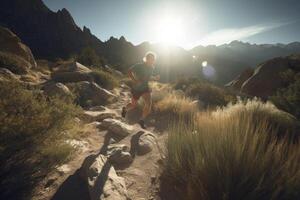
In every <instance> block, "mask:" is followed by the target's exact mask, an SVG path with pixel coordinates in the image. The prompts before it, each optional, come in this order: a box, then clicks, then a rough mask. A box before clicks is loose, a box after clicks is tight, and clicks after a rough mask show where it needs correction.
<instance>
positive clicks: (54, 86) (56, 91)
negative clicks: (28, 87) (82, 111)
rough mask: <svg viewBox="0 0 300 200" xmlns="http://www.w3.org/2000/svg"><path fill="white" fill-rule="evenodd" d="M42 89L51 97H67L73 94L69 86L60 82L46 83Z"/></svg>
mask: <svg viewBox="0 0 300 200" xmlns="http://www.w3.org/2000/svg"><path fill="white" fill-rule="evenodd" d="M42 89H43V90H44V93H45V94H46V95H48V96H51V97H54V96H56V97H60V98H66V99H68V98H70V97H72V96H73V95H72V93H71V91H70V90H69V88H68V87H67V86H65V85H64V84H62V83H47V84H45V85H44V87H43V88H42Z"/></svg>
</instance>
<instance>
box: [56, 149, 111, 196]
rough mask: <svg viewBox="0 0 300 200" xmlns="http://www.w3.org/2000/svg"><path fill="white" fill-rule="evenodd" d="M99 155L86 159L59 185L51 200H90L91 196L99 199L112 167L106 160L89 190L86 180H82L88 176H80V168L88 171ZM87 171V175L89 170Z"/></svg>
mask: <svg viewBox="0 0 300 200" xmlns="http://www.w3.org/2000/svg"><path fill="white" fill-rule="evenodd" d="M99 155H100V153H98V154H93V155H90V156H88V157H86V158H85V160H84V161H83V164H82V167H81V168H79V169H78V170H77V171H76V172H75V173H74V174H72V175H71V176H69V177H68V178H67V179H66V180H65V181H64V182H63V184H61V185H60V187H59V188H58V190H57V191H56V193H55V194H54V196H53V197H52V198H51V200H66V199H72V200H90V199H91V198H90V196H93V198H94V199H100V196H101V195H102V194H103V188H104V185H105V183H106V181H107V180H108V174H109V171H110V169H111V167H112V165H111V164H110V163H109V161H108V160H107V161H106V162H105V163H104V165H103V167H102V168H101V172H100V173H99V175H98V176H97V179H96V180H95V182H94V184H93V185H92V187H90V188H88V187H87V183H86V182H87V180H83V178H84V179H88V177H89V174H85V175H82V173H83V172H82V171H81V170H82V168H85V169H86V170H87V169H89V168H90V167H91V166H92V164H93V163H94V161H95V159H96V158H97V157H98V156H99ZM87 171H88V173H89V170H87ZM82 176H83V177H82Z"/></svg>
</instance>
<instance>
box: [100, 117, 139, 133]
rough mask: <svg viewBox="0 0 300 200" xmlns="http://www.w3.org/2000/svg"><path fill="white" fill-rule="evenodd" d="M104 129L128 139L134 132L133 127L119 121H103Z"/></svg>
mask: <svg viewBox="0 0 300 200" xmlns="http://www.w3.org/2000/svg"><path fill="white" fill-rule="evenodd" d="M102 127H104V128H106V129H107V130H108V131H110V132H112V133H114V134H116V135H117V136H119V137H126V136H127V135H129V134H130V133H132V132H133V131H134V128H133V126H130V125H128V124H125V123H123V122H121V121H119V120H117V119H105V120H103V121H102Z"/></svg>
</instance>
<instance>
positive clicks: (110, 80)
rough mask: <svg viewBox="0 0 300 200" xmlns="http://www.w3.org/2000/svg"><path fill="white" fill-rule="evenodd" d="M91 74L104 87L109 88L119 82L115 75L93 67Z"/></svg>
mask: <svg viewBox="0 0 300 200" xmlns="http://www.w3.org/2000/svg"><path fill="white" fill-rule="evenodd" d="M91 76H92V77H93V80H94V81H95V82H96V83H97V84H98V85H100V86H101V87H103V88H105V89H110V90H111V89H113V88H115V87H116V86H118V83H119V81H118V79H117V78H116V77H115V76H113V75H112V74H110V73H109V72H105V71H103V70H100V69H93V72H91Z"/></svg>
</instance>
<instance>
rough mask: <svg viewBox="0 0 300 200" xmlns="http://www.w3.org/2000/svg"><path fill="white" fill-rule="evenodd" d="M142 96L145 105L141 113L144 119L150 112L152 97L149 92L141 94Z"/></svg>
mask: <svg viewBox="0 0 300 200" xmlns="http://www.w3.org/2000/svg"><path fill="white" fill-rule="evenodd" d="M142 97H143V99H144V101H145V105H144V108H143V114H142V120H144V119H145V118H146V117H147V116H148V115H149V114H150V112H151V106H152V98H151V93H150V92H148V93H145V94H143V96H142Z"/></svg>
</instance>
